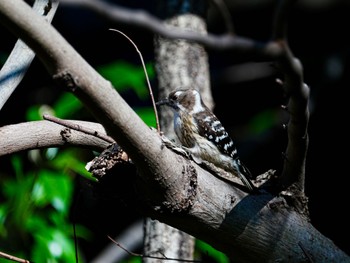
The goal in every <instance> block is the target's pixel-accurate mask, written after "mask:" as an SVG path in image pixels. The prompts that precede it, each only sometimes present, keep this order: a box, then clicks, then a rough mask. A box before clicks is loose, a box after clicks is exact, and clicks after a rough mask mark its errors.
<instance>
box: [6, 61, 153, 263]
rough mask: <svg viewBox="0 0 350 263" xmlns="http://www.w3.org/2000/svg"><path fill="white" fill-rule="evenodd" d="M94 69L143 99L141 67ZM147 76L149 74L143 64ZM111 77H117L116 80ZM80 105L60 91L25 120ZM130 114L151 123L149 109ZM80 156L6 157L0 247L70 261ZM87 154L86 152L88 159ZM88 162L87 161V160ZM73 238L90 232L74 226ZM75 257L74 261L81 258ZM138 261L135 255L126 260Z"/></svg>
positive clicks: (72, 152)
mask: <svg viewBox="0 0 350 263" xmlns="http://www.w3.org/2000/svg"><path fill="white" fill-rule="evenodd" d="M99 70H100V72H101V74H102V75H104V76H105V77H106V78H107V79H110V81H111V82H112V83H113V85H115V86H116V87H118V91H119V92H127V91H130V90H131V91H133V92H135V93H136V94H137V96H138V98H139V99H140V100H141V101H142V100H143V101H145V100H148V99H149V97H148V88H147V86H146V85H145V83H146V82H145V76H144V71H143V69H142V68H141V67H136V66H133V65H131V64H128V63H126V62H123V61H117V62H114V63H111V64H110V65H106V66H101V67H100V69H99ZM147 71H148V74H149V78H151V77H153V76H154V71H153V68H152V65H151V64H148V65H147ZM115 76H123V78H118V79H117V78H116V77H115ZM82 109H83V106H82V104H81V102H80V101H79V100H78V99H77V98H76V97H75V96H74V95H72V94H71V93H63V94H62V95H61V96H60V97H59V98H58V99H57V101H56V102H55V103H54V104H53V105H33V106H31V107H29V108H28V109H27V114H26V116H27V119H28V121H34V120H41V119H42V115H43V114H44V113H49V114H52V115H55V116H57V117H59V118H65V119H69V118H72V117H75V116H81V115H83V114H82V112H83V111H82ZM136 112H137V113H138V114H139V115H140V117H141V118H142V119H143V120H144V121H145V122H146V123H147V124H148V125H155V120H154V112H153V110H152V108H151V107H141V106H139V107H137V109H136ZM83 156H86V154H82V150H81V149H73V148H69V149H58V148H49V149H46V150H32V151H29V152H28V156H27V157H26V156H25V155H24V154H18V155H13V156H12V159H11V161H12V170H13V171H12V172H13V176H12V177H11V176H10V177H8V178H5V179H3V181H2V187H1V188H0V200H1V203H0V244H1V246H2V247H1V251H3V252H6V253H9V254H12V255H16V256H18V257H23V258H26V259H30V260H31V261H34V262H52V263H55V262H74V261H75V257H76V255H75V249H76V248H75V244H74V237H73V226H72V221H71V218H70V217H71V215H70V214H71V209H72V208H71V206H72V200H73V197H74V187H75V185H74V178H75V177H76V176H84V177H86V178H88V179H90V180H94V181H95V179H94V178H92V177H91V174H90V173H89V172H87V171H86V169H85V165H86V161H88V160H86V159H84V158H83ZM92 156H93V154H92V153H91V154H90V158H92ZM89 160H90V159H89ZM75 229H76V235H77V237H78V238H84V239H89V238H91V235H92V234H91V233H90V231H89V230H87V229H86V228H84V227H83V226H81V225H76V226H75ZM81 258H82V257H80V259H79V262H82V260H81ZM135 260H136V261H137V262H139V259H133V260H132V259H130V261H133V262H135Z"/></svg>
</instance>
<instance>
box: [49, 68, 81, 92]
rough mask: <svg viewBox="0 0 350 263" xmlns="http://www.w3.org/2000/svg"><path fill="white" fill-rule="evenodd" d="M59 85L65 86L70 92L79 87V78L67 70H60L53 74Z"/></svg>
mask: <svg viewBox="0 0 350 263" xmlns="http://www.w3.org/2000/svg"><path fill="white" fill-rule="evenodd" d="M53 79H54V80H55V81H56V83H57V85H58V86H59V87H62V88H65V89H67V90H68V91H70V92H74V91H75V90H76V89H77V88H78V87H79V80H78V78H75V77H73V76H72V74H71V73H69V72H68V71H62V72H59V73H57V74H55V75H54V76H53Z"/></svg>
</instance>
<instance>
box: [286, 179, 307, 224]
mask: <svg viewBox="0 0 350 263" xmlns="http://www.w3.org/2000/svg"><path fill="white" fill-rule="evenodd" d="M280 196H281V197H283V198H284V200H285V201H286V203H287V204H288V206H289V207H290V208H292V209H293V210H295V211H296V212H298V213H299V214H300V215H302V216H304V217H305V218H306V219H307V220H309V218H310V214H309V206H308V202H309V199H308V197H307V196H305V194H304V192H303V191H301V190H300V189H299V187H298V186H297V185H296V184H292V185H291V186H290V187H289V188H288V189H287V190H285V191H282V192H281V193H280Z"/></svg>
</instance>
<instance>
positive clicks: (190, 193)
mask: <svg viewBox="0 0 350 263" xmlns="http://www.w3.org/2000/svg"><path fill="white" fill-rule="evenodd" d="M197 176H198V174H197V170H196V168H195V167H194V166H193V165H192V164H191V163H190V162H188V163H187V164H186V165H184V166H183V167H182V176H181V177H180V178H179V180H184V182H185V184H184V188H183V189H182V191H181V189H179V188H178V189H176V190H174V191H173V192H172V194H171V198H170V201H165V202H163V209H164V210H166V211H169V212H170V213H184V212H185V213H186V212H188V211H189V210H190V209H191V207H192V206H193V203H194V199H195V197H196V195H197Z"/></svg>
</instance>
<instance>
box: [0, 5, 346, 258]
mask: <svg viewBox="0 0 350 263" xmlns="http://www.w3.org/2000/svg"><path fill="white" fill-rule="evenodd" d="M286 2H287V3H288V1H286ZM0 21H1V23H3V24H4V25H5V26H7V27H8V29H9V30H10V31H11V32H13V34H15V35H16V36H18V37H19V38H21V39H22V40H23V41H24V42H26V43H27V44H28V46H30V47H31V48H32V49H33V51H34V52H35V53H36V54H37V55H38V57H39V59H40V60H41V62H42V63H43V64H44V66H45V67H46V69H47V71H48V73H49V74H50V75H51V76H52V78H53V79H55V80H56V81H57V83H58V84H59V85H60V86H62V87H64V88H66V89H68V90H69V91H71V92H73V93H74V94H75V95H76V96H77V97H78V98H79V99H80V100H81V101H82V102H83V103H84V105H85V106H86V107H87V108H88V109H89V110H90V111H91V112H92V114H93V115H94V116H95V118H96V120H97V121H98V122H100V123H101V124H102V125H103V126H104V128H105V129H106V131H107V132H108V134H109V135H110V136H112V137H113V138H114V139H115V140H116V141H118V143H119V144H120V146H121V147H122V148H123V149H124V150H125V151H126V152H127V153H128V154H129V156H130V157H131V159H132V160H133V163H134V164H135V166H136V167H137V170H138V174H137V176H136V177H135V178H134V181H133V186H134V189H136V191H137V194H135V195H131V196H134V197H135V198H138V199H137V202H134V204H137V205H138V207H135V208H138V209H140V210H141V211H143V212H144V214H145V215H146V216H150V217H152V218H155V219H158V220H159V221H161V222H164V223H166V224H169V225H171V226H173V227H175V228H178V229H180V230H183V231H185V232H187V233H189V234H190V235H193V236H195V237H198V238H200V239H202V240H204V241H206V242H208V243H210V244H211V245H213V246H214V247H215V248H217V249H219V250H221V251H223V252H224V253H226V254H227V255H228V256H229V257H230V258H232V259H233V260H234V261H237V262H256V261H260V262H276V261H279V262H307V261H310V262H349V261H350V259H349V257H348V255H346V254H345V253H344V252H343V251H341V250H340V249H339V248H337V247H336V246H335V245H334V243H333V242H332V241H331V240H329V239H328V238H326V237H325V236H323V235H322V234H321V233H320V232H319V231H317V230H316V229H315V228H314V227H313V226H312V224H310V222H309V220H308V217H307V215H305V213H303V211H302V209H301V210H300V209H299V208H300V207H304V204H300V203H299V202H298V200H301V201H303V200H304V199H303V198H301V199H299V196H296V197H295V196H293V194H294V192H293V191H290V190H291V189H290V188H289V189H287V188H285V185H286V186H290V185H291V186H296V191H297V193H301V194H302V193H303V188H302V187H300V183H301V182H302V180H303V179H302V178H301V179H300V177H303V175H304V173H303V169H302V168H301V167H300V166H295V167H290V164H288V165H286V166H285V170H284V172H283V175H282V178H283V184H282V190H284V191H280V189H278V188H269V187H267V185H268V184H265V186H261V187H260V193H259V194H257V195H248V194H247V193H245V192H243V191H241V190H240V189H239V188H238V187H235V186H234V185H231V184H228V183H226V182H223V181H222V180H220V179H218V178H217V177H215V176H214V175H213V174H211V173H209V172H208V171H206V170H204V169H203V168H201V167H199V166H197V165H196V164H195V163H193V162H192V161H191V160H188V159H186V158H184V157H182V156H180V155H177V154H175V153H174V152H173V151H171V150H170V149H168V148H166V147H165V146H164V145H163V143H162V140H161V138H160V136H159V134H157V133H156V132H154V131H152V130H150V129H149V127H147V126H146V125H145V124H144V123H143V122H142V120H141V119H140V118H139V117H138V116H137V115H136V114H135V112H134V111H133V110H132V109H131V108H130V107H129V106H128V105H127V104H126V102H125V101H124V100H123V99H122V98H121V97H120V96H119V94H118V93H117V92H116V91H115V89H113V87H112V86H111V84H110V82H108V81H107V80H105V79H103V78H102V77H101V76H100V75H99V74H98V73H97V72H96V71H95V70H94V69H93V68H92V67H91V66H90V65H89V64H88V63H87V62H86V61H85V60H84V59H83V58H82V57H81V56H80V55H79V54H78V53H77V52H76V51H75V50H74V49H73V48H72V47H71V46H70V45H69V44H68V43H67V42H66V41H65V40H64V39H63V38H62V36H61V35H60V34H59V33H58V32H57V31H56V30H55V29H54V28H53V27H52V26H51V25H49V23H47V22H46V21H45V20H44V19H43V18H42V17H40V16H38V15H37V14H35V12H33V11H32V10H31V8H30V7H29V6H28V5H27V4H26V3H24V2H23V1H21V0H12V1H8V0H0ZM277 32H282V30H277ZM276 36H277V37H276V38H275V39H274V41H273V43H272V45H269V48H268V49H267V50H270V51H271V50H272V49H274V48H276V50H272V51H271V53H273V54H271V53H270V56H271V57H275V58H276V56H277V55H278V56H277V61H278V63H279V64H280V68H281V69H282V70H285V74H286V77H285V79H284V87H285V89H286V92H287V94H288V95H289V96H290V98H291V100H290V103H289V112H290V113H291V115H292V116H291V122H292V123H291V124H292V125H291V126H290V127H291V128H290V129H289V128H288V129H289V131H290V132H289V136H290V138H289V143H292V144H296V145H297V147H296V148H297V149H296V151H294V150H293V149H295V147H294V146H291V147H290V148H289V150H288V151H287V154H288V153H289V154H288V156H287V161H288V160H293V158H296V159H295V160H296V163H297V164H298V163H299V164H300V162H301V163H302V162H303V160H304V158H302V159H300V157H299V156H296V155H295V152H297V153H298V152H299V153H300V152H301V153H302V154H303V156H304V155H305V151H306V149H305V146H304V147H302V145H303V143H305V136H304V135H305V133H306V131H305V130H306V129H307V125H306V127H305V125H301V126H299V125H298V123H300V120H301V123H302V124H305V120H307V118H306V119H305V118H303V117H302V116H304V117H305V116H306V115H307V114H306V113H307V110H305V101H306V102H307V90H308V89H307V87H306V86H305V85H304V84H302V78H301V77H300V75H298V74H297V72H299V71H300V69H301V67H300V63H298V61H297V60H295V59H294V58H293V56H292V54H291V52H290V51H289V49H288V47H287V46H286V41H285V38H284V37H283V36H282V34H276ZM198 39H202V40H203V39H204V38H203V36H202V37H199V38H198ZM209 39H210V41H212V40H213V38H209ZM225 39H226V38H225ZM226 40H227V39H226ZM210 41H209V42H210ZM265 47H266V46H265ZM255 48H256V47H254V48H253V49H252V50H251V51H252V53H254V52H255V51H256V49H255ZM261 48H262V49H263V50H264V51H262V53H264V54H266V49H265V48H264V47H261ZM281 51H283V52H281ZM301 84H302V85H301ZM97 87H98V88H97ZM299 99H301V100H299ZM300 102H302V103H300ZM306 104H307V103H306ZM306 123H307V121H306ZM18 125H20V124H18ZM29 125H31V124H30V123H29ZM11 128H13V127H11ZM8 129H9V127H8V126H5V127H2V128H1V129H0V133H2V134H3V133H4V132H6V131H8ZM62 130H64V128H62ZM37 132H38V134H39V135H40V130H39V131H37ZM7 136H9V137H11V136H16V134H14V135H12V134H10V133H7ZM17 136H18V134H17ZM300 136H301V137H300ZM295 138H296V139H297V140H294V139H295ZM0 140H1V141H0V144H1V145H3V144H4V142H5V141H6V140H7V138H4V137H3V136H0ZM26 140H28V137H23V136H19V137H18V138H17V144H18V145H23V147H22V150H25V149H26V146H25V145H27V144H26V143H27V141H26ZM42 140H45V137H43V138H42ZM17 150H18V148H16V149H15V148H13V149H8V150H7V152H6V153H7V154H10V153H12V152H16V151H17ZM0 151H2V147H0ZM298 167H299V168H298ZM290 171H293V172H292V174H290ZM294 171H295V172H294ZM268 183H270V181H268ZM271 183H272V182H271ZM271 187H273V185H272V186H271ZM271 189H275V190H276V189H278V191H270V190H271ZM292 190H293V189H292ZM302 197H303V196H302Z"/></svg>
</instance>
